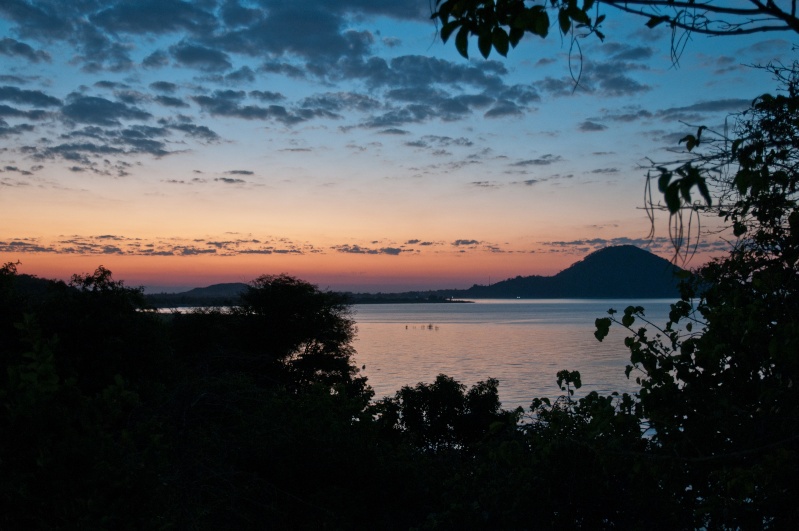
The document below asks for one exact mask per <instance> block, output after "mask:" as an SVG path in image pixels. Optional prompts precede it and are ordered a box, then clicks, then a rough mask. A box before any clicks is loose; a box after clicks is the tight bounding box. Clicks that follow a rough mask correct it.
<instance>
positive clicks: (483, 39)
mask: <svg viewBox="0 0 799 531" xmlns="http://www.w3.org/2000/svg"><path fill="white" fill-rule="evenodd" d="M477 49H478V50H480V55H482V56H483V57H484V58H485V59H488V56H489V55H490V54H491V33H489V32H483V33H481V34H480V36H479V37H477Z"/></svg>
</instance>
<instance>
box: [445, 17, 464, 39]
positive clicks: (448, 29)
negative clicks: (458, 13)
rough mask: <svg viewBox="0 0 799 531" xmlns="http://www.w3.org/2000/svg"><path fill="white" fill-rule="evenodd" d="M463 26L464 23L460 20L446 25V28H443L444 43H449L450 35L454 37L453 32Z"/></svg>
mask: <svg viewBox="0 0 799 531" xmlns="http://www.w3.org/2000/svg"><path fill="white" fill-rule="evenodd" d="M461 24H462V23H461V21H460V20H453V21H451V22H448V23H446V24H444V26H443V27H442V28H441V40H442V41H443V42H447V40H448V39H449V37H450V35H452V32H453V31H455V29H457V28H458V26H460V25H461Z"/></svg>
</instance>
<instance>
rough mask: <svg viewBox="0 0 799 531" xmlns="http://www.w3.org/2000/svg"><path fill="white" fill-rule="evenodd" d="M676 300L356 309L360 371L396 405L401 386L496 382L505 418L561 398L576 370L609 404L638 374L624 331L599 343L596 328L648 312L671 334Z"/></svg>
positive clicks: (632, 386) (580, 393)
mask: <svg viewBox="0 0 799 531" xmlns="http://www.w3.org/2000/svg"><path fill="white" fill-rule="evenodd" d="M672 302H673V301H671V300H663V299H654V300H633V301H617V300H555V301H553V300H533V301H530V300H513V301H479V302H476V303H474V304H386V305H356V306H355V308H354V309H355V311H356V313H355V320H356V322H357V324H358V336H357V340H356V341H355V348H356V349H357V355H356V357H355V361H356V363H357V364H358V366H359V367H360V366H361V365H365V366H366V368H365V370H363V371H362V374H363V375H365V376H367V377H368V378H369V384H370V385H371V386H372V387H373V389H374V390H375V398H376V399H379V398H381V397H383V396H387V395H393V394H394V392H396V391H397V390H398V389H400V388H401V387H402V386H404V385H415V384H416V383H418V382H425V383H430V382H432V381H433V380H435V377H436V376H437V375H438V374H441V373H444V374H447V375H448V376H451V377H453V378H455V379H456V380H458V381H460V382H461V383H464V384H466V385H467V386H471V385H473V384H475V383H476V382H478V381H481V380H486V379H488V378H496V379H498V380H499V382H500V385H499V395H500V399H501V400H502V405H503V407H505V408H515V407H517V406H522V407H524V408H525V409H527V408H529V406H530V402H531V401H532V399H533V398H535V397H549V398H551V399H552V398H556V397H557V396H559V395H560V394H561V391H560V389H559V388H558V386H557V384H556V377H555V375H556V373H557V372H558V371H559V370H561V369H568V370H578V371H580V373H581V375H582V381H583V387H582V388H581V389H580V390H578V391H577V393H576V395H575V396H578V397H579V396H583V395H584V394H585V393H588V392H590V391H597V392H599V393H601V394H608V393H610V392H612V391H619V392H631V391H634V390H636V389H637V386H636V384H635V373H633V374H631V378H630V379H629V380H628V379H627V378H626V377H625V375H624V368H625V366H626V365H627V364H628V362H629V353H628V351H627V350H626V348H625V347H624V344H623V340H624V337H625V336H626V335H627V334H625V332H626V331H625V330H623V329H622V328H621V327H618V326H617V327H613V328H611V333H610V335H609V336H608V337H607V338H606V339H605V340H604V341H603V342H602V343H600V342H599V341H597V340H596V338H595V337H594V335H593V332H594V320H595V319H596V318H598V317H606V316H607V310H608V309H609V308H615V309H617V310H620V311H621V310H623V309H624V308H625V307H626V306H628V305H636V306H638V305H640V306H643V307H644V308H646V310H647V311H646V315H647V317H648V318H650V320H652V321H653V322H654V323H656V324H658V325H663V324H665V318H666V315H667V313H668V309H669V304H670V303H672Z"/></svg>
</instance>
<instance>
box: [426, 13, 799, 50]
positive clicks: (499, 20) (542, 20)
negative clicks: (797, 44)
mask: <svg viewBox="0 0 799 531" xmlns="http://www.w3.org/2000/svg"><path fill="white" fill-rule="evenodd" d="M603 8H610V9H611V10H613V9H615V10H619V11H624V12H627V13H632V14H634V15H638V16H640V17H641V18H642V19H643V23H644V24H646V26H648V27H650V28H654V27H655V26H659V25H667V26H669V27H670V28H671V29H672V54H673V56H674V57H675V58H676V57H678V56H679V52H680V51H681V48H682V46H683V45H684V42H685V40H684V37H685V36H687V35H688V34H690V33H700V34H705V35H714V36H725V35H745V34H751V33H766V32H779V31H789V32H794V33H799V17H797V13H796V0H790V1H781V2H774V1H771V0H769V1H767V2H761V1H760V0H740V1H735V0H726V1H725V0H709V1H706V2H693V1H674V0H583V2H582V5H580V3H578V2H577V0H549V1H546V0H544V1H540V2H539V1H536V2H531V1H529V0H436V2H435V9H436V11H435V12H434V13H433V17H434V18H436V19H438V21H439V22H440V23H441V38H442V39H443V40H444V41H445V42H446V41H447V40H448V39H449V38H450V36H451V35H453V34H455V47H456V48H457V50H458V52H459V53H460V54H461V55H463V56H464V57H468V49H469V36H474V37H477V47H478V49H479V50H480V53H481V54H482V55H483V57H488V56H489V54H490V53H491V50H492V49H494V50H496V51H497V53H499V54H500V55H503V56H505V55H507V53H508V51H509V49H510V48H515V47H516V45H517V44H519V41H521V39H522V37H524V35H525V34H527V33H530V34H533V35H538V36H539V37H546V36H547V35H548V34H549V32H550V30H551V28H552V26H553V19H554V20H556V21H557V25H556V26H557V30H558V31H559V32H560V34H562V35H564V36H570V37H572V38H576V37H580V36H587V35H590V34H595V35H596V36H597V37H599V38H600V39H604V38H605V35H604V34H603V32H602V30H601V26H602V23H603V22H604V20H605V17H606V14H605V10H604V9H603Z"/></svg>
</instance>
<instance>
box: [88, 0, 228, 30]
mask: <svg viewBox="0 0 799 531" xmlns="http://www.w3.org/2000/svg"><path fill="white" fill-rule="evenodd" d="M89 20H90V21H91V23H92V24H94V25H96V26H98V27H100V28H102V29H104V30H106V31H108V32H110V33H129V34H142V35H147V34H150V35H159V34H165V33H173V32H179V31H187V32H189V33H206V32H208V31H211V30H213V29H214V28H215V27H216V25H217V24H216V17H215V16H214V15H213V14H211V13H209V12H207V11H204V10H202V9H200V8H198V7H196V6H194V5H193V4H191V3H189V2H183V1H180V0H137V1H136V2H119V3H116V4H114V5H112V6H111V7H109V8H107V9H103V10H100V11H98V12H96V13H94V14H92V15H90V17H89Z"/></svg>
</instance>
